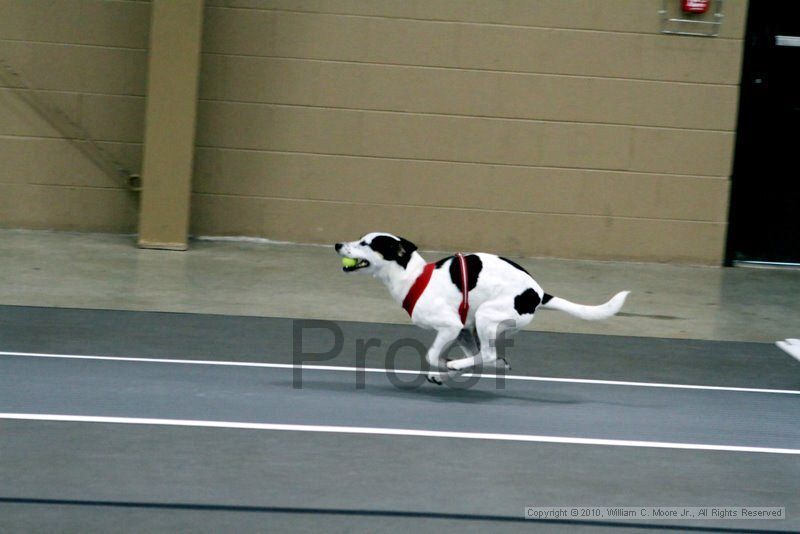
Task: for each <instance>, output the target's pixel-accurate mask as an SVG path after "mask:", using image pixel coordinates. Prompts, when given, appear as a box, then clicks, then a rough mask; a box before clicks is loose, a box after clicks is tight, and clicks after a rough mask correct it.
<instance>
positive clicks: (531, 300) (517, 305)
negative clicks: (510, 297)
mask: <svg viewBox="0 0 800 534" xmlns="http://www.w3.org/2000/svg"><path fill="white" fill-rule="evenodd" d="M539 302H540V299H539V295H538V294H537V293H536V291H534V290H533V289H532V288H528V289H526V290H525V291H523V292H522V293H520V294H519V295H517V296H516V297H514V309H515V310H517V313H518V314H520V315H525V314H526V313H528V314H532V313H533V312H535V311H536V307H537V306H538V305H539Z"/></svg>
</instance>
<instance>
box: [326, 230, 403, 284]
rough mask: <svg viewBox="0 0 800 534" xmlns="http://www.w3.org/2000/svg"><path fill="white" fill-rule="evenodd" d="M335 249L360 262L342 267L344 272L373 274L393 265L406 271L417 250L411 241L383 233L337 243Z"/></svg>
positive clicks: (374, 233) (341, 254)
mask: <svg viewBox="0 0 800 534" xmlns="http://www.w3.org/2000/svg"><path fill="white" fill-rule="evenodd" d="M334 247H335V248H336V252H338V253H339V255H340V256H344V257H346V258H353V259H354V260H357V261H358V263H356V264H355V265H353V266H352V267H342V270H343V271H344V272H346V273H352V272H354V271H364V272H368V273H373V274H374V273H377V272H379V271H381V270H383V269H385V268H387V267H389V266H391V265H397V266H400V267H402V268H403V269H405V268H406V267H407V266H408V262H409V261H410V260H411V255H412V254H413V253H414V251H415V250H417V246H416V245H415V244H414V243H412V242H411V241H408V240H407V239H403V238H402V237H397V236H395V235H392V234H386V233H383V232H373V233H371V234H367V235H365V236H364V237H362V238H361V239H359V240H358V241H350V242H348V243H336V244H335V245H334Z"/></svg>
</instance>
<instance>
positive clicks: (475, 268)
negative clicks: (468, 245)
mask: <svg viewBox="0 0 800 534" xmlns="http://www.w3.org/2000/svg"><path fill="white" fill-rule="evenodd" d="M464 260H465V262H466V264H467V291H472V290H473V289H475V286H476V285H478V275H480V274H481V270H482V269H483V262H482V261H481V259H480V258H479V257H478V256H476V255H475V254H468V255H466V256H464ZM450 280H452V281H453V283H454V284H455V285H456V287H457V288H458V290H459V291H464V287H463V285H462V284H461V262H460V261H458V260H457V259H455V257H453V262H452V263H451V264H450Z"/></svg>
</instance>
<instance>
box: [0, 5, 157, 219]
mask: <svg viewBox="0 0 800 534" xmlns="http://www.w3.org/2000/svg"><path fill="white" fill-rule="evenodd" d="M149 23H150V5H149V3H147V2H139V1H114V2H107V1H102V0H56V1H51V0H0V60H2V61H5V62H6V63H7V64H8V65H9V66H11V67H12V68H13V69H14V70H16V71H17V72H19V73H20V74H22V75H23V76H24V77H25V78H26V79H27V83H28V84H29V85H30V86H32V87H34V88H36V89H40V90H41V91H38V92H37V93H36V98H37V99H38V100H39V101H40V102H43V103H45V104H46V105H52V104H55V105H56V106H58V108H59V109H61V110H62V111H64V112H65V113H67V114H68V115H69V116H70V117H71V120H72V121H73V122H75V123H78V124H80V125H82V126H83V127H84V128H85V129H86V130H87V131H88V132H89V133H90V134H91V135H92V137H93V138H95V139H96V140H98V141H99V142H100V144H101V146H103V147H104V149H105V150H107V151H109V153H111V154H113V156H114V157H115V158H116V159H118V160H120V161H121V162H122V163H123V164H124V165H125V166H127V167H129V168H131V169H135V170H139V169H140V166H141V141H142V133H143V119H144V92H145V83H146V80H145V78H146V66H147V51H146V48H147V38H148V27H149ZM7 81H8V76H7V75H6V76H5V77H0V162H2V163H0V227H6V228H35V229H50V228H52V229H60V230H78V231H102V232H133V231H134V230H135V228H136V217H137V205H136V197H135V195H134V194H132V193H131V192H129V191H128V190H127V188H126V185H125V183H124V182H123V180H121V178H120V177H116V176H109V175H108V174H107V173H106V172H104V171H103V170H102V169H101V168H99V167H98V166H97V165H95V164H94V163H93V162H92V161H91V160H90V159H87V157H86V156H85V155H84V153H83V152H82V151H81V150H80V149H79V147H77V146H76V144H75V143H74V142H71V141H69V140H67V139H65V136H64V133H63V131H62V130H63V129H59V128H58V127H53V125H51V123H49V122H48V121H47V120H45V119H43V118H42V116H41V115H40V114H38V113H37V112H35V111H34V110H33V109H32V108H31V106H30V105H28V104H27V103H26V102H25V98H23V97H24V96H25V94H24V92H21V91H18V90H14V89H9V88H8V86H9V85H10V84H9V83H5V82H7Z"/></svg>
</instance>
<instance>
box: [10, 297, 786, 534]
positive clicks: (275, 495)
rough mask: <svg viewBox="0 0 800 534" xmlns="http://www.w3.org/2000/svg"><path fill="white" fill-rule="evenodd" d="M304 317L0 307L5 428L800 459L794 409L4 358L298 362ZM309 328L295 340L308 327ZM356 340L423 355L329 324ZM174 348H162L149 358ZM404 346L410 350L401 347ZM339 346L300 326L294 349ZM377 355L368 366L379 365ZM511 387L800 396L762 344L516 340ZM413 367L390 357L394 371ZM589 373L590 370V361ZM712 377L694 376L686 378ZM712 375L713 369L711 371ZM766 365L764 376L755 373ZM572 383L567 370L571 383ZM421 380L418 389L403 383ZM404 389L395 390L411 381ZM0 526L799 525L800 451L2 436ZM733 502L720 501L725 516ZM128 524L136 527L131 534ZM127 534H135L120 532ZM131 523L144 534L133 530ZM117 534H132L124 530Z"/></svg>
mask: <svg viewBox="0 0 800 534" xmlns="http://www.w3.org/2000/svg"><path fill="white" fill-rule="evenodd" d="M297 324H298V323H297V322H296V321H292V320H288V319H280V318H257V317H230V316H213V315H196V314H175V313H151V312H130V311H113V312H112V311H102V310H80V309H74V310H73V309H58V308H37V307H19V306H3V307H0V345H1V346H2V347H3V350H4V352H5V353H6V354H5V355H3V356H0V412H3V413H7V412H13V413H37V414H80V415H102V416H121V417H139V418H141V417H154V418H167V419H191V420H213V421H238V422H242V421H246V422H271V423H289V424H313V425H319V424H324V425H352V426H360V427H369V426H380V427H390V428H400V429H408V428H410V429H434V430H453V431H475V432H499V433H515V434H535V435H554V436H567V437H570V436H572V437H591V438H609V439H632V440H643V441H667V442H689V443H704V444H715V445H743V446H755V447H795V448H796V447H797V446H798V445H800V434H799V433H798V428H797V426H796V421H797V420H798V415H800V414H798V403H797V399H798V396H797V395H791V394H781V393H758V392H755V393H754V392H739V391H715V390H692V389H672V388H671V389H665V388H654V387H641V386H637V387H634V386H626V385H607V384H602V385H600V384H581V383H559V382H525V381H514V380H508V381H506V382H505V383H504V384H503V388H502V389H497V384H496V383H495V381H494V380H493V379H483V380H482V381H481V382H480V383H479V384H477V385H476V386H474V387H471V388H469V389H457V388H447V387H437V386H433V385H429V384H427V383H425V384H424V385H422V386H421V387H419V388H416V389H415V388H411V387H396V386H394V385H392V384H391V383H389V381H388V380H387V378H386V375H384V374H381V373H367V374H366V375H365V379H364V384H363V388H360V387H358V385H357V384H356V382H355V379H354V375H353V373H349V372H332V371H319V370H317V371H313V370H312V371H310V370H305V371H304V372H303V377H302V379H303V382H302V386H303V387H302V389H296V388H294V387H293V382H292V379H293V377H292V371H291V370H287V369H274V368H241V367H227V366H205V365H191V364H180V363H155V362H153V363H150V362H147V361H136V362H125V361H106V360H77V359H60V358H49V357H32V356H19V355H17V356H14V355H9V354H7V353H10V352H19V353H23V352H27V353H40V354H41V353H48V354H66V355H93V356H111V357H134V358H143V359H147V358H158V359H165V358H171V359H176V360H186V359H192V360H209V361H218V362H219V361H223V360H224V361H232V362H240V363H246V362H251V363H253V362H258V363H279V364H281V363H291V362H292V358H293V354H292V346H291V343H290V342H288V341H287V340H288V339H290V335H291V331H292V328H293V326H296V325H297ZM300 324H301V325H306V326H308V324H307V323H300ZM340 326H341V328H342V331H343V338H344V339H347V340H348V343H347V344H346V345H343V348H342V351H341V353H340V354H338V355H337V356H336V357H335V358H331V359H327V360H325V361H321V362H318V363H320V364H324V365H330V366H349V365H353V364H354V363H356V362H355V345H354V341H353V340H354V339H357V338H359V337H362V339H363V338H364V337H365V336H367V335H370V336H371V337H374V338H375V339H379V340H381V342H382V344H383V346H388V345H389V344H391V343H393V342H395V341H397V340H401V339H420V340H422V341H425V340H426V339H425V337H424V336H422V337H420V336H419V335H418V332H417V331H416V329H413V328H411V327H407V326H400V325H375V324H369V323H341V325H340ZM165 333H169V334H170V335H171V338H172V340H171V341H170V342H168V343H165V342H163V335H164V334H165ZM415 334H417V335H416V336H415ZM332 338H333V336H332V335H331V334H330V332H328V331H326V330H325V329H319V328H317V329H307V330H304V331H303V339H304V345H303V347H304V350H305V351H306V352H309V353H311V352H317V351H319V352H321V351H324V350H327V348H329V347H330V344H331V342H332V341H331V340H332ZM380 352H381V351H376V353H374V354H371V355H370V357H369V358H368V359H367V360H366V361H365V362H364V363H365V365H367V366H368V367H369V366H376V367H381V366H382V365H381V364H382V363H383V362H384V361H385V359H384V358H382V357H381V354H380ZM508 357H509V359H510V361H511V362H512V364H513V365H514V369H513V370H512V371H513V373H514V374H515V375H528V376H533V375H535V376H541V377H561V378H564V377H568V378H594V379H604V380H628V381H630V380H633V381H646V382H658V383H664V382H670V383H675V384H678V385H680V384H693V385H697V384H704V385H717V386H735V387H743V388H770V389H776V388H780V389H790V390H798V389H800V380H799V379H798V378H797V377H798V376H800V375H798V374H796V373H793V372H792V371H796V370H797V369H796V368H795V367H794V363H795V362H794V361H793V360H789V359H786V358H784V357H783V356H782V353H781V352H780V351H778V350H777V349H776V348H775V347H774V346H772V345H771V344H760V343H741V342H719V341H697V340H664V339H652V338H641V337H639V338H629V337H615V336H596V335H580V334H559V333H549V334H543V333H535V332H523V333H521V334H520V335H519V336H517V337H516V338H515V345H514V346H513V347H511V348H510V349H509V356H508ZM417 358H418V357H416V358H415V357H414V356H413V355H412V356H410V357H406V358H401V359H400V361H399V362H398V363H399V364H400V365H399V367H401V368H403V369H413V368H415V367H416V366H418V363H419V362H418V361H417ZM581 362H589V365H582V364H581ZM700 362H704V363H705V364H704V365H700ZM713 369H724V370H725V371H724V372H723V373H720V374H717V375H716V376H715V374H714V373H713ZM759 370H762V371H763V372H758V371H759ZM570 371H571V372H570ZM411 376H413V375H411ZM402 378H403V379H409V375H406V376H403V377H402ZM0 424H1V425H2V426H1V427H0V428H2V429H3V431H2V432H0V458H3V461H2V462H0V480H1V481H3V484H2V487H3V488H5V489H4V491H3V492H2V495H0V510H2V513H0V529H1V528H2V527H4V526H6V527H8V529H9V530H12V531H14V530H17V531H19V530H21V531H41V530H48V531H50V530H54V531H58V530H59V529H62V530H63V531H67V532H69V531H72V532H76V531H82V532H86V531H97V532H102V531H107V529H108V528H111V527H113V526H114V525H115V524H125V525H127V526H128V527H127V528H129V529H130V531H143V530H158V531H164V530H170V529H183V530H193V531H208V532H212V531H220V530H223V531H232V530H236V529H243V530H246V531H275V530H280V531H286V530H292V531H300V530H304V529H307V528H308V529H312V530H325V531H333V532H346V531H352V530H354V529H355V530H362V529H364V530H376V531H400V530H407V529H410V528H415V529H419V530H422V531H436V530H440V529H442V528H457V529H459V530H466V531H478V530H479V529H480V530H486V529H488V530H492V531H515V530H519V529H528V528H530V527H531V526H532V525H533V523H532V522H523V520H522V519H521V517H522V510H523V509H524V507H525V506H554V505H555V506H570V505H574V506H585V505H603V506H613V505H619V506H638V505H639V504H644V505H656V506H685V505H698V506H704V505H726V506H727V505H732V504H735V505H747V506H758V505H761V506H785V507H786V508H787V510H789V511H790V512H791V511H792V510H797V509H798V508H800V498H798V489H799V488H800V486H798V483H797V480H798V477H800V462H798V460H797V456H796V455H782V454H766V453H745V452H725V451H686V450H675V449H670V448H665V449H649V448H642V447H606V446H593V445H572V444H563V443H517V442H503V441H479V440H468V439H453V438H432V437H413V436H383V435H363V436H362V435H350V434H333V435H331V434H318V433H310V432H284V431H271V430H237V429H208V428H175V427H161V426H149V425H118V424H101V423H59V422H46V421H15V420H2V423H0ZM723 503H727V504H723ZM131 521H133V522H135V523H130V522H131ZM134 525H135V526H134ZM537 525H538V526H539V527H540V528H544V529H546V530H553V531H564V532H572V531H575V529H578V528H579V529H580V530H581V531H584V530H585V531H593V530H595V529H605V530H608V529H623V528H624V529H626V530H628V529H630V530H633V531H637V530H646V529H649V528H656V527H658V528H667V527H669V528H674V529H675V530H677V531H686V530H687V529H690V528H698V529H701V530H702V529H712V530H715V531H716V530H718V529H733V530H732V531H748V529H754V528H757V529H758V530H759V531H764V530H775V531H791V530H796V529H798V528H800V520H799V519H798V518H797V517H794V516H793V515H791V513H790V516H789V518H788V519H787V520H784V521H773V522H759V523H758V524H754V523H752V522H749V521H748V522H742V521H735V522H734V521H728V522H709V521H701V522H694V523H691V522H686V521H682V522H679V523H677V524H676V523H672V524H670V523H669V522H658V523H651V524H643V523H639V522H627V523H626V522H620V521H617V522H615V521H605V522H601V523H595V524H583V523H581V524H574V523H553V522H539V523H538V524H537ZM140 527H141V528H140ZM123 530H124V529H123Z"/></svg>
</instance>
